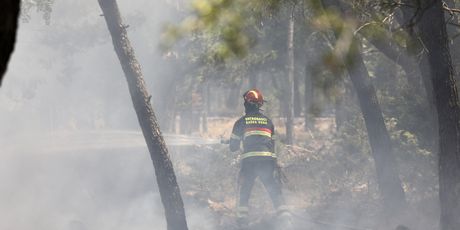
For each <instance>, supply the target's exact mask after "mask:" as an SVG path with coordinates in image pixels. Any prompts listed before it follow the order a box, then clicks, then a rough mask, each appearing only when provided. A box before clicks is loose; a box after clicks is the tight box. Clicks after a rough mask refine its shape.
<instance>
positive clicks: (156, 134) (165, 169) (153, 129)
mask: <svg viewBox="0 0 460 230" xmlns="http://www.w3.org/2000/svg"><path fill="white" fill-rule="evenodd" d="M99 5H100V7H101V9H102V11H103V13H104V17H105V20H106V23H107V27H108V29H109V31H110V34H111V36H112V42H113V45H114V48H115V52H116V54H117V56H118V59H119V61H120V64H121V67H122V69H123V71H124V73H125V77H126V80H127V82H128V87H129V92H130V94H131V99H132V101H133V105H134V109H135V111H136V114H137V118H138V121H139V124H140V126H141V129H142V133H143V134H144V138H145V141H146V143H147V147H148V150H149V152H150V157H151V159H152V162H153V166H154V168H155V175H156V178H157V183H158V188H159V191H160V196H161V201H162V203H163V206H164V208H165V216H166V223H167V228H168V230H187V229H188V228H187V222H186V218H185V211H184V204H183V201H182V197H181V194H180V189H179V186H178V184H177V180H176V176H175V173H174V169H173V165H172V162H171V160H170V158H169V154H168V149H167V148H166V144H165V142H164V140H163V137H162V134H161V131H160V128H159V126H158V124H157V119H156V116H155V113H154V111H153V108H152V105H151V104H150V98H151V96H149V94H148V92H147V89H146V86H145V82H144V77H143V75H142V71H141V67H140V65H139V63H138V61H137V59H136V57H135V55H134V50H133V48H132V47H131V44H130V42H129V40H128V35H127V32H126V25H124V24H123V23H122V20H121V16H120V12H119V10H118V5H117V3H116V1H115V0H99Z"/></svg>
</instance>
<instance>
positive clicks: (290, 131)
mask: <svg viewBox="0 0 460 230" xmlns="http://www.w3.org/2000/svg"><path fill="white" fill-rule="evenodd" d="M294 10H295V5H293V6H292V9H291V12H290V16H289V31H288V66H287V72H288V90H286V93H287V99H288V101H287V114H286V118H287V119H286V144H288V145H292V144H293V143H294V89H295V87H294V70H295V69H294V25H295V19H294Z"/></svg>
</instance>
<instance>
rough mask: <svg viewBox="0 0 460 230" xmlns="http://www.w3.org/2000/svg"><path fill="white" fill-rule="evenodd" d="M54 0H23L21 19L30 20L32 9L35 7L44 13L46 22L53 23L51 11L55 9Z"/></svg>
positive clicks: (38, 11)
mask: <svg viewBox="0 0 460 230" xmlns="http://www.w3.org/2000/svg"><path fill="white" fill-rule="evenodd" d="M53 4H54V0H21V19H22V20H23V21H24V22H28V21H29V20H30V19H31V11H32V9H35V10H36V12H37V13H40V14H42V17H43V20H45V23H46V24H50V23H51V12H52V11H53Z"/></svg>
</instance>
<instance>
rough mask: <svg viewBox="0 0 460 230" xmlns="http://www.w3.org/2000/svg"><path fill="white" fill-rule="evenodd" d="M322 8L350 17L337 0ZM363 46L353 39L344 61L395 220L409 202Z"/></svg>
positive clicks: (383, 193) (381, 187)
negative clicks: (366, 63)
mask: <svg viewBox="0 0 460 230" xmlns="http://www.w3.org/2000/svg"><path fill="white" fill-rule="evenodd" d="M323 5H324V7H325V9H327V10H338V11H339V13H340V14H342V15H345V17H346V15H347V14H348V12H346V11H344V9H343V8H341V5H340V2H338V1H335V0H323ZM345 27H346V26H345ZM352 29H353V28H349V29H348V30H347V29H346V28H344V29H342V30H341V31H340V32H339V31H334V32H335V34H336V37H340V36H354V35H353V31H352ZM344 33H349V34H344ZM360 46H361V44H360V42H359V40H358V39H356V38H352V41H351V44H350V49H349V51H348V52H347V53H346V54H345V57H344V60H343V61H344V64H345V67H346V69H347V72H348V74H349V75H350V79H351V82H352V84H353V86H354V88H355V90H356V93H357V96H358V100H359V105H360V108H361V111H362V113H363V117H364V122H365V124H366V129H367V133H368V137H369V143H370V146H371V149H372V156H373V158H374V162H375V167H376V174H377V183H378V185H379V191H380V194H381V196H382V199H383V203H384V209H385V213H386V215H387V217H388V218H390V219H394V218H397V217H398V215H399V214H401V213H400V212H401V211H402V210H405V208H406V199H405V194H404V190H403V188H402V185H401V179H400V178H399V173H398V167H397V162H396V159H395V156H394V153H393V148H392V144H391V139H390V135H389V134H388V130H387V128H386V126H385V122H384V119H383V115H382V111H381V109H380V105H379V102H378V99H377V94H376V91H375V88H374V87H373V85H372V84H371V81H370V77H369V73H368V71H367V68H366V65H365V63H364V60H363V58H362V55H361V53H360V52H361V50H360Z"/></svg>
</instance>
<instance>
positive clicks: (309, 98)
mask: <svg viewBox="0 0 460 230" xmlns="http://www.w3.org/2000/svg"><path fill="white" fill-rule="evenodd" d="M311 75H312V73H311V70H310V69H308V64H307V65H305V92H304V97H305V98H304V103H305V110H304V120H305V125H304V129H305V130H308V129H309V128H310V122H311V118H310V110H311V105H312V104H313V95H314V92H313V89H314V87H313V79H312V76H311Z"/></svg>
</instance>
